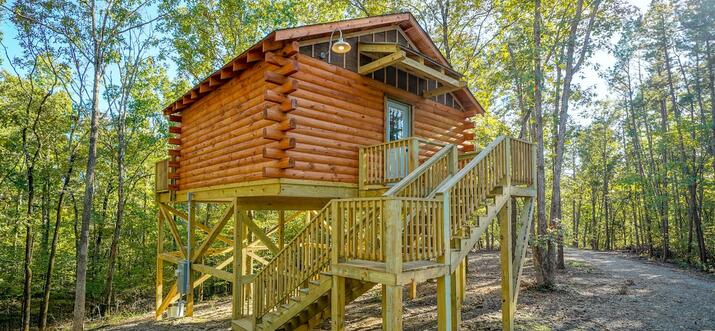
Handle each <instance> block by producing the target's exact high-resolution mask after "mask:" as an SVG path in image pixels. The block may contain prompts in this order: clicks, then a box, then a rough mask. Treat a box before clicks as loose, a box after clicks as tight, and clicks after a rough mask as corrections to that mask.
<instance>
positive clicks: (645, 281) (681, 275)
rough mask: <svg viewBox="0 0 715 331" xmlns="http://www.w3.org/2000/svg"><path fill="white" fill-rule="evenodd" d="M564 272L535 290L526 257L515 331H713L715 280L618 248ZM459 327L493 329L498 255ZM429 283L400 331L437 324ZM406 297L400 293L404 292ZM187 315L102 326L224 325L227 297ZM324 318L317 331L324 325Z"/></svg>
mask: <svg viewBox="0 0 715 331" xmlns="http://www.w3.org/2000/svg"><path fill="white" fill-rule="evenodd" d="M565 257H566V270H564V271H559V272H558V274H557V283H558V285H557V286H556V288H555V289H554V290H552V291H543V290H540V289H538V288H537V287H536V286H535V284H536V281H535V278H534V273H533V265H532V262H531V260H530V259H529V260H527V262H526V266H525V270H524V279H523V281H522V283H521V293H520V295H519V303H518V307H517V313H516V323H515V324H516V328H517V329H518V330H715V278H714V277H712V276H711V275H705V274H701V273H697V272H693V271H687V270H683V269H678V268H676V267H674V266H672V265H668V264H661V263H657V262H653V261H648V260H646V259H644V258H640V257H637V256H633V255H630V254H624V253H614V252H609V253H606V252H594V251H584V250H574V249H566V252H565ZM469 260H470V263H469V269H470V270H469V274H468V276H467V277H468V279H467V286H468V288H467V295H466V298H465V302H464V307H463V310H462V329H463V330H500V329H501V315H500V303H501V300H500V296H499V288H500V281H499V263H498V262H499V254H498V252H476V253H472V254H470V256H469ZM436 287H437V286H436V283H434V282H427V283H423V284H419V285H418V297H417V298H416V299H414V300H410V299H405V309H404V328H405V330H434V329H436V328H437V324H436V315H437V305H436ZM379 293H380V292H379V290H378V289H377V288H375V289H373V290H371V291H369V292H367V293H366V294H364V295H363V296H361V297H360V298H358V299H357V300H356V301H354V302H352V303H351V304H350V305H349V306H348V307H347V309H346V311H347V314H346V329H348V330H379V329H380V298H379ZM405 297H407V293H406V292H405ZM194 315H195V316H194V317H192V318H184V319H175V320H164V321H160V322H155V321H154V320H153V318H152V316H153V314H146V315H141V316H134V317H131V318H127V319H124V320H120V321H115V322H109V323H106V324H104V325H94V327H95V328H97V329H101V330H132V331H133V330H227V329H228V328H229V325H230V322H229V318H230V315H231V304H230V301H229V299H227V298H226V299H216V300H211V301H207V302H204V303H201V304H198V305H197V306H196V307H195V312H194ZM329 329H330V328H329V323H328V322H327V321H326V322H324V323H323V324H322V325H321V328H320V330H329Z"/></svg>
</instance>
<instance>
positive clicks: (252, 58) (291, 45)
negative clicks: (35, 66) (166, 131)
mask: <svg viewBox="0 0 715 331" xmlns="http://www.w3.org/2000/svg"><path fill="white" fill-rule="evenodd" d="M387 26H399V27H400V28H401V29H402V30H403V31H404V32H405V34H406V35H407V37H409V38H410V40H411V41H412V42H413V43H414V45H415V47H417V50H418V51H419V53H420V54H421V55H422V57H423V58H424V59H426V60H429V61H432V62H434V63H435V64H437V65H439V66H440V67H441V68H444V69H445V72H454V73H456V72H455V71H454V69H452V66H451V65H450V64H449V62H448V61H447V59H446V58H445V57H444V56H443V55H442V53H441V52H440V51H439V49H438V48H437V46H436V45H435V44H434V42H433V41H432V39H431V38H430V36H429V35H428V34H427V33H426V32H425V31H424V30H423V29H422V27H421V26H420V25H419V24H418V23H417V20H416V19H415V18H414V16H412V14H410V13H399V14H390V15H383V16H373V17H366V18H357V19H350V20H343V21H337V22H330V23H322V24H314V25H306V26H301V27H296V28H288V29H281V30H276V31H273V32H271V33H270V34H268V35H267V36H266V37H264V38H263V39H262V40H261V41H260V42H258V43H256V44H255V45H253V46H251V47H250V48H249V49H247V50H246V51H244V52H243V53H241V54H240V55H238V56H237V57H235V58H234V59H232V60H231V61H229V62H228V63H227V64H226V65H224V66H223V67H221V68H220V69H219V70H217V71H215V72H214V73H212V74H211V75H209V76H208V77H206V78H205V79H203V80H202V81H201V82H200V83H199V84H197V85H196V86H194V87H193V88H192V89H191V90H189V91H188V92H186V93H185V94H184V95H183V96H181V97H180V98H178V99H177V100H176V101H174V102H172V103H171V104H170V105H168V106H167V107H166V108H165V109H164V114H167V115H170V114H174V113H177V112H181V111H182V110H184V109H186V108H188V106H189V105H191V104H192V103H194V102H195V101H197V100H198V99H200V98H201V97H203V96H205V95H206V94H208V93H210V92H211V91H213V90H215V89H217V88H218V87H219V86H221V85H222V84H224V83H226V82H228V81H229V80H231V79H232V78H233V77H235V76H237V75H238V74H240V72H241V71H243V70H246V69H247V68H249V67H250V66H251V65H252V64H253V63H256V62H258V61H260V60H263V59H264V57H265V54H266V53H267V52H283V53H286V52H288V53H295V52H297V51H298V48H299V47H300V46H299V43H298V42H299V41H302V40H307V39H315V38H321V37H328V36H329V35H330V33H332V32H333V31H334V30H336V29H340V30H342V31H343V32H344V33H346V32H348V33H349V32H357V31H361V30H369V29H374V28H379V27H387ZM407 58H409V57H407V56H406V57H405V59H407ZM403 62H405V61H403ZM406 62H407V63H408V64H404V63H402V64H401V65H404V66H406V67H408V68H409V67H412V68H411V70H419V69H415V68H414V67H418V68H420V69H424V68H423V67H421V66H415V65H414V63H412V62H411V61H409V60H407V61H406ZM449 88H451V87H445V89H449ZM438 92H440V91H439V90H433V92H432V93H438ZM442 93H444V92H442ZM452 93H453V94H454V95H455V97H457V99H458V100H459V101H460V103H461V104H462V106H463V107H464V108H465V111H466V112H467V113H473V114H476V113H483V112H484V109H483V108H482V106H481V105H480V104H479V102H478V101H477V99H476V98H475V97H474V95H473V94H472V93H471V91H469V89H468V88H467V87H466V85H464V86H462V87H461V88H459V89H457V90H453V92H452Z"/></svg>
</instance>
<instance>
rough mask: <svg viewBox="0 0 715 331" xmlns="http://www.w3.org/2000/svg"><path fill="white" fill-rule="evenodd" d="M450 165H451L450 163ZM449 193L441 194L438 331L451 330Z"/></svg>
mask: <svg viewBox="0 0 715 331" xmlns="http://www.w3.org/2000/svg"><path fill="white" fill-rule="evenodd" d="M450 164H452V163H451V162H450ZM451 167H452V166H450V172H451V171H452V169H451ZM450 194H451V193H450V192H449V191H446V192H444V194H442V201H443V209H442V212H443V215H444V216H443V219H442V244H443V247H444V254H443V255H442V258H441V259H440V262H442V263H444V264H445V265H446V266H447V272H446V273H445V275H444V276H442V277H440V278H438V279H437V329H438V330H439V331H448V330H450V331H451V330H452V308H453V307H452V304H451V303H452V294H453V293H452V277H451V276H452V270H451V269H452V267H451V264H452V254H451V253H452V245H451V238H452V234H451V207H450Z"/></svg>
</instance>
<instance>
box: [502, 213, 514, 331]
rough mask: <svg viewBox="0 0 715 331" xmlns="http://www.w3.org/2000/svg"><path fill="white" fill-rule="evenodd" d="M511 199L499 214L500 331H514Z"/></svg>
mask: <svg viewBox="0 0 715 331" xmlns="http://www.w3.org/2000/svg"><path fill="white" fill-rule="evenodd" d="M511 209H512V206H511V199H509V200H507V202H506V205H505V206H504V207H502V210H501V211H500V212H499V225H500V228H499V230H500V231H499V239H500V240H499V251H500V264H501V274H502V275H501V297H502V306H501V307H502V308H501V309H502V330H504V331H510V330H514V310H515V308H516V305H515V304H514V301H513V298H514V296H513V291H514V288H513V284H514V283H513V282H512V279H513V277H514V275H513V270H512V256H513V253H512V245H511V232H512V228H511V213H512V210H511Z"/></svg>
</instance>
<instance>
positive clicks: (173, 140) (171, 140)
mask: <svg viewBox="0 0 715 331" xmlns="http://www.w3.org/2000/svg"><path fill="white" fill-rule="evenodd" d="M169 144H170V145H177V146H178V145H181V139H179V138H169Z"/></svg>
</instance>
